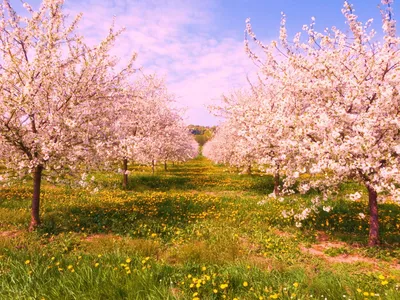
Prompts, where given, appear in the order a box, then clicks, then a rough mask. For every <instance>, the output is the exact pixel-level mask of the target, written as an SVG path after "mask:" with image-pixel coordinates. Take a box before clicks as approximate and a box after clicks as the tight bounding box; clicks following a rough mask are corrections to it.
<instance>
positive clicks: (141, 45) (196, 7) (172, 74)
mask: <svg viewBox="0 0 400 300" xmlns="http://www.w3.org/2000/svg"><path fill="white" fill-rule="evenodd" d="M17 2H19V0H11V3H17ZM27 2H28V3H30V4H31V5H32V6H33V7H34V8H35V7H38V5H39V4H40V2H41V1H39V0H34V1H29V0H28V1H27ZM349 2H350V3H351V4H353V5H354V8H355V13H356V14H357V15H359V17H360V19H361V20H362V21H366V20H368V19H370V18H373V19H374V20H375V22H374V23H375V27H376V28H377V29H380V26H381V25H380V13H379V9H378V7H377V6H378V4H379V3H380V0H351V1H349ZM343 3H344V1H342V0H278V1H277V0H66V1H65V8H66V10H67V11H68V13H69V14H70V15H71V16H74V15H76V14H78V13H79V12H82V13H83V19H82V21H81V23H80V25H79V30H80V31H81V33H83V35H84V36H85V38H86V40H87V41H88V42H90V43H97V42H99V41H100V40H101V39H102V38H104V37H105V36H106V34H107V31H108V29H109V27H110V25H111V23H112V19H113V16H115V18H116V19H115V24H116V27H117V28H121V27H125V28H126V30H125V32H124V33H123V34H122V36H121V37H120V38H119V39H118V40H117V43H116V45H115V49H114V54H115V55H117V56H118V57H121V61H122V62H124V61H127V60H128V59H129V58H130V56H131V55H132V53H134V52H135V53H137V55H138V57H137V62H136V66H137V67H141V68H142V69H143V72H144V73H157V74H159V75H160V76H162V77H164V78H165V81H166V84H167V87H168V89H169V91H170V92H171V93H172V94H174V95H175V97H176V102H177V106H178V107H182V108H186V117H185V121H186V123H187V124H196V125H216V124H218V122H219V121H220V120H218V119H217V118H216V117H214V116H213V115H212V114H211V113H210V112H209V109H208V108H207V107H208V106H209V105H215V104H217V103H218V101H219V100H220V99H221V98H222V95H223V94H229V93H230V92H232V91H233V90H234V89H238V88H246V87H248V86H249V84H248V81H247V80H248V79H247V78H249V79H250V80H254V79H255V77H256V72H257V68H256V66H255V65H254V63H253V62H252V61H251V60H250V59H249V58H248V57H247V55H246V54H245V51H244V46H243V40H244V29H245V20H246V18H251V22H252V26H253V30H254V31H255V33H256V34H257V37H258V38H259V39H261V40H262V41H264V42H270V41H272V40H277V39H278V36H279V26H280V18H281V12H284V13H285V14H286V17H287V23H286V24H287V28H288V34H289V38H290V37H293V36H294V34H295V33H296V32H298V31H301V28H302V26H303V25H304V24H310V22H311V21H310V20H311V17H315V18H316V28H317V29H319V30H323V29H324V28H325V27H332V26H336V27H338V28H343V29H345V28H346V27H345V20H344V17H343V16H342V14H341V8H342V7H343ZM394 10H395V15H396V12H400V1H398V3H395V4H394ZM378 32H380V30H378Z"/></svg>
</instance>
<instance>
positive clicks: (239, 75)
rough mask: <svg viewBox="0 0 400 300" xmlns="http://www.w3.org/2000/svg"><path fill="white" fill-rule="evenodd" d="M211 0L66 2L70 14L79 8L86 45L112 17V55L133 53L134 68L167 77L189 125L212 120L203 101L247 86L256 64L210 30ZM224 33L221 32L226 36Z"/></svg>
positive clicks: (236, 42)
mask: <svg viewBox="0 0 400 300" xmlns="http://www.w3.org/2000/svg"><path fill="white" fill-rule="evenodd" d="M214 4H215V3H213V1H211V0H210V1H189V0H186V1H185V0H164V1H162V0H150V1H148V0H146V1H145V0H142V1H140V0H137V1H130V0H113V1H106V0H101V1H100V0H96V1H95V0H88V1H85V2H83V1H79V2H78V1H77V0H76V1H72V2H67V3H66V8H67V9H68V10H69V12H70V14H71V15H74V14H76V13H78V12H83V13H84V15H83V20H82V22H81V24H80V30H81V31H82V32H83V33H84V35H85V37H86V38H87V39H88V41H89V42H90V43H96V42H98V41H100V39H101V38H102V37H104V36H105V35H106V34H107V31H108V29H109V27H110V25H111V23H112V19H113V16H115V17H116V25H117V27H125V28H126V30H125V32H124V33H123V35H122V36H121V38H120V39H119V40H118V41H117V45H116V48H115V51H114V54H115V55H117V56H118V57H122V58H123V59H125V60H127V59H128V58H129V57H130V55H131V54H132V52H137V53H138V60H137V66H143V70H144V71H145V72H156V73H158V74H160V75H162V76H166V80H167V84H168V87H169V89H170V91H171V92H172V93H173V94H175V95H176V97H177V102H178V104H179V106H181V107H182V106H185V107H188V118H187V122H188V123H195V124H215V123H216V122H217V121H216V119H215V118H214V117H212V116H211V115H209V114H208V113H207V109H206V107H205V106H206V105H208V104H210V103H212V101H213V100H215V99H218V98H220V97H221V95H222V94H223V93H228V92H230V91H231V90H232V89H234V88H238V87H242V86H245V85H246V75H247V74H250V75H251V74H254V73H255V67H254V65H253V63H252V62H251V61H250V60H249V59H248V58H247V56H246V54H245V53H244V50H243V41H241V40H235V39H233V38H231V37H229V34H226V33H224V32H223V31H221V32H218V33H217V34H215V32H216V30H215V28H214V25H215V24H214V20H215V17H216V16H215V15H214V14H213V13H212V11H213V8H214ZM225 35H226V36H225Z"/></svg>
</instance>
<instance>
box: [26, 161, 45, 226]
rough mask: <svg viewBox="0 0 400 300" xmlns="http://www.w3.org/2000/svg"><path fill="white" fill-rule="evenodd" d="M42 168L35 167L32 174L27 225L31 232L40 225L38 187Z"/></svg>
mask: <svg viewBox="0 0 400 300" xmlns="http://www.w3.org/2000/svg"><path fill="white" fill-rule="evenodd" d="M42 171H43V166H42V165H38V166H36V168H35V170H34V173H33V197H32V209H31V223H30V224H29V231H33V230H35V229H36V227H38V226H39V225H40V216H39V209H40V186H41V182H42Z"/></svg>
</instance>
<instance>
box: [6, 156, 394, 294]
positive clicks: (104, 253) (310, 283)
mask: <svg viewBox="0 0 400 300" xmlns="http://www.w3.org/2000/svg"><path fill="white" fill-rule="evenodd" d="M130 169H131V170H132V173H131V175H130V181H129V184H128V188H127V189H126V190H124V189H122V187H121V178H120V176H118V175H116V174H112V173H96V174H94V177H95V181H96V183H97V184H98V185H99V186H100V187H101V188H100V189H99V190H98V191H97V192H94V191H93V190H89V189H79V188H71V187H67V186H63V185H58V186H54V185H51V184H49V183H46V182H45V183H44V188H43V191H42V199H43V201H42V207H41V211H42V216H41V217H42V220H43V225H42V226H41V227H40V229H39V230H37V231H36V232H33V233H28V232H27V225H28V222H29V209H30V195H31V183H30V182H29V181H28V182H27V183H24V184H22V185H17V186H13V187H10V188H3V189H1V190H0V294H1V296H0V298H1V299H193V300H195V299H400V264H399V261H400V207H399V206H398V205H396V204H394V203H391V202H390V200H388V201H386V203H384V204H381V205H380V207H379V209H380V220H381V236H382V246H381V247H379V248H368V247H367V246H366V241H367V236H368V209H367V199H366V192H365V191H364V190H363V188H362V187H360V186H357V185H355V184H354V183H346V184H344V185H343V186H342V187H341V190H340V197H339V198H340V199H339V201H335V202H329V201H328V202H327V203H326V206H330V207H331V209H330V210H329V211H325V210H323V209H322V208H321V210H320V211H316V212H313V213H312V214H311V216H310V218H309V219H307V220H305V221H304V222H303V226H302V227H301V228H298V227H296V226H295V221H294V220H293V216H292V214H291V211H292V210H293V212H294V213H297V212H301V211H302V210H303V209H304V208H305V207H307V206H308V205H309V203H310V201H311V198H312V197H313V196H315V193H316V192H314V193H313V194H306V195H299V194H295V195H292V196H288V197H284V198H276V199H275V198H271V197H268V195H269V194H270V193H271V192H272V189H273V181H272V177H270V176H266V175H265V176H261V174H254V175H237V174H235V173H233V172H230V170H229V169H228V168H227V167H225V166H215V165H213V164H212V163H211V162H209V161H208V160H206V159H205V158H203V157H198V158H196V159H194V160H192V161H190V162H188V163H186V164H179V165H174V166H173V165H172V164H171V165H169V166H168V170H167V171H164V170H163V166H159V167H158V170H157V172H156V174H155V175H152V174H151V170H150V168H148V167H142V166H131V167H130ZM355 191H360V192H361V193H362V195H363V197H362V198H361V199H360V200H358V201H350V200H347V198H348V197H347V196H346V195H348V194H351V193H354V192H355ZM282 211H285V212H286V214H287V215H288V216H287V217H286V218H285V217H284V214H282ZM363 215H365V217H363Z"/></svg>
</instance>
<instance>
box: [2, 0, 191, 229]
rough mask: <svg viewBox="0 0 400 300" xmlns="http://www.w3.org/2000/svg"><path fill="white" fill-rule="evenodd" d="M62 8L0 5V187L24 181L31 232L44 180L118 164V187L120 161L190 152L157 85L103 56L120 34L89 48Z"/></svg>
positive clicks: (47, 3)
mask: <svg viewBox="0 0 400 300" xmlns="http://www.w3.org/2000/svg"><path fill="white" fill-rule="evenodd" d="M63 4H64V1H63V0H43V2H42V4H41V6H40V8H39V9H38V10H36V11H35V10H34V9H32V7H31V6H30V5H29V4H27V3H24V4H23V6H24V8H25V9H26V12H25V13H24V14H23V15H19V14H18V13H17V12H16V10H15V9H14V8H13V7H12V6H11V4H10V1H8V0H4V1H3V3H2V4H0V50H1V53H0V86H1V89H0V186H4V185H7V184H10V183H12V182H13V181H14V182H15V179H16V178H18V179H20V178H23V177H24V176H26V175H29V174H31V175H32V177H33V182H34V188H33V197H32V212H31V222H30V229H31V230H32V229H34V228H35V227H37V226H38V225H39V224H40V218H39V207H40V188H41V180H42V177H43V176H44V175H45V176H46V177H47V178H48V179H55V180H60V179H62V178H65V177H66V176H69V175H71V174H74V173H75V174H77V173H80V172H82V170H87V169H88V168H90V167H101V166H104V165H106V164H111V163H113V162H116V161H118V162H120V163H122V165H123V168H122V173H123V175H124V181H123V182H124V185H125V186H126V185H127V179H128V178H127V176H128V161H137V162H140V163H153V164H154V162H155V161H161V160H162V161H167V160H173V161H181V160H186V159H188V158H191V157H193V156H195V155H196V151H197V147H196V143H195V141H194V140H193V139H192V138H191V136H190V134H189V132H188V130H187V128H186V126H185V125H184V123H183V121H182V118H181V117H180V116H179V114H178V111H176V110H174V109H172V108H171V101H172V99H173V97H172V95H170V94H168V92H167V90H166V87H165V84H164V83H163V81H162V80H160V79H158V78H157V77H156V76H144V75H135V71H137V70H135V68H134V61H135V55H133V56H132V58H131V59H130V60H129V62H127V63H126V65H125V66H124V67H119V65H120V64H119V62H118V59H117V58H116V57H113V56H112V55H111V54H110V51H111V50H112V48H113V47H114V43H115V41H116V39H117V38H118V37H119V36H120V35H121V34H122V32H123V30H117V31H116V30H114V28H113V27H112V28H110V30H109V33H108V35H107V36H106V37H105V39H104V40H102V41H101V43H99V44H98V45H96V46H89V45H88V44H87V43H85V40H84V37H83V36H82V35H79V34H78V33H77V26H78V23H79V20H80V19H81V15H78V16H77V17H75V19H73V20H71V19H69V17H67V16H66V15H65V14H64V13H63ZM136 73H137V72H136ZM135 76H137V78H134V77H135ZM17 182H18V181H17Z"/></svg>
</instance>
